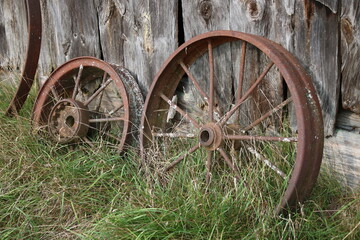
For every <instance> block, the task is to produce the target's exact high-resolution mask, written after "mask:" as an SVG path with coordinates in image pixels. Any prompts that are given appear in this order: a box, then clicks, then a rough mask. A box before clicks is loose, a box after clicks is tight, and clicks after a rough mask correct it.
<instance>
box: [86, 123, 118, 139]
mask: <svg viewBox="0 0 360 240" xmlns="http://www.w3.org/2000/svg"><path fill="white" fill-rule="evenodd" d="M89 129H93V130H96V131H97V132H99V135H105V136H107V137H110V138H112V139H114V140H115V141H118V142H121V139H120V138H118V137H116V136H114V135H112V134H110V133H107V132H105V131H102V130H99V129H98V128H96V127H92V126H89Z"/></svg>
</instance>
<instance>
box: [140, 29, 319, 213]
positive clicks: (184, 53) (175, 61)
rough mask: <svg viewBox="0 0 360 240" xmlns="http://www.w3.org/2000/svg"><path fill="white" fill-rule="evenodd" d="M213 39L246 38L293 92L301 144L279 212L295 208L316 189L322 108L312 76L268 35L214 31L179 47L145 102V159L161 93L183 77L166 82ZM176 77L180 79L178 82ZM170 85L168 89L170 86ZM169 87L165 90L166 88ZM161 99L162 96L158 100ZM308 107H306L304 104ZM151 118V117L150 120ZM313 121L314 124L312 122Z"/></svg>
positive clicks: (172, 89) (217, 42)
mask: <svg viewBox="0 0 360 240" xmlns="http://www.w3.org/2000/svg"><path fill="white" fill-rule="evenodd" d="M209 39H211V41H212V44H213V45H212V47H213V48H216V46H218V45H220V44H223V43H225V42H231V41H237V40H240V41H245V42H248V43H250V44H251V45H253V46H255V47H256V48H258V49H259V50H260V51H261V52H263V53H264V54H265V55H267V57H268V58H269V59H270V60H271V61H272V62H273V63H274V64H275V66H276V67H277V68H278V69H279V71H280V73H281V75H282V76H283V78H284V79H285V81H286V84H287V86H288V88H289V90H290V92H291V95H292V97H293V101H294V103H295V107H296V119H297V122H298V131H299V132H300V133H301V134H299V140H298V143H297V150H298V153H297V157H296V162H295V166H294V168H293V173H292V176H291V179H290V181H289V183H288V187H287V190H286V192H285V194H284V196H283V197H282V200H281V202H280V204H279V205H278V207H277V209H276V211H277V212H278V213H279V212H281V211H282V210H283V209H285V208H286V207H287V206H289V207H291V208H294V207H295V206H296V205H297V203H298V202H301V201H303V200H304V198H305V197H306V195H307V194H308V193H309V192H310V190H311V189H312V187H313V185H314V183H315V181H316V178H317V175H318V172H319V168H320V164H321V159H322V148H323V123H322V115H321V109H320V105H319V101H318V98H317V95H316V93H315V90H314V87H313V86H312V83H311V80H310V78H309V77H308V76H307V75H306V74H305V71H304V70H303V69H302V68H301V66H300V65H299V64H298V62H297V61H296V59H295V58H294V57H292V56H291V54H289V53H288V52H287V51H286V50H285V49H283V48H282V47H281V46H280V45H278V44H276V43H274V42H272V41H270V40H267V39H265V38H262V37H259V36H255V35H251V34H245V33H241V32H234V31H214V32H210V33H205V34H202V35H199V36H197V37H194V38H193V39H191V40H189V41H188V42H186V43H184V44H183V45H182V46H181V47H179V48H178V49H177V50H176V51H175V52H174V53H173V54H172V55H171V56H170V57H169V58H168V59H167V61H166V62H165V63H164V65H163V66H162V68H161V70H160V71H159V72H158V74H157V75H156V77H155V79H154V81H153V84H152V86H151V88H150V91H149V94H148V97H147V99H146V101H145V107H144V113H143V116H142V126H144V127H143V129H141V133H140V143H141V152H142V158H143V160H144V158H145V155H144V152H145V149H146V146H147V144H148V136H150V138H151V136H152V135H151V130H150V125H151V124H152V123H151V122H150V123H149V122H148V121H149V119H151V118H152V114H153V113H154V110H156V106H157V105H158V104H159V101H161V100H159V98H160V97H158V96H159V92H161V91H164V92H166V93H170V94H169V95H170V96H171V95H172V94H173V93H174V92H175V89H176V86H177V85H178V84H179V82H180V80H181V77H179V78H177V77H176V76H175V77H172V78H171V79H172V82H171V83H172V85H171V86H169V83H168V84H166V81H167V80H166V79H169V78H170V76H173V75H176V74H177V75H179V76H180V75H181V76H182V75H185V73H184V71H183V70H182V69H181V68H180V67H179V61H180V60H182V61H183V62H184V63H185V64H188V65H191V64H192V63H193V62H194V61H195V60H196V59H197V58H198V57H199V56H200V55H201V54H202V53H201V54H198V55H196V54H195V55H194V54H193V51H192V48H196V49H199V48H200V49H201V50H200V51H199V52H205V50H204V49H206V47H205V44H204V42H205V41H207V40H209ZM174 79H176V80H175V81H174ZM166 88H167V89H166ZM164 89H165V90H164ZM156 98H158V99H156ZM301 106H304V107H301ZM150 121H151V120H150ZM308 123H311V124H308ZM145 164H146V163H145Z"/></svg>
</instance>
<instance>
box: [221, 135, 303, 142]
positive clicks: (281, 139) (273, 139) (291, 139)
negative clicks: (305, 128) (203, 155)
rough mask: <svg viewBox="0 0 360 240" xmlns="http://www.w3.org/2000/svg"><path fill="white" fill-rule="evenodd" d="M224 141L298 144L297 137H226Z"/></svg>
mask: <svg viewBox="0 0 360 240" xmlns="http://www.w3.org/2000/svg"><path fill="white" fill-rule="evenodd" d="M224 139H229V140H251V141H269V142H297V141H298V138H297V137H270V136H249V135H225V136H224Z"/></svg>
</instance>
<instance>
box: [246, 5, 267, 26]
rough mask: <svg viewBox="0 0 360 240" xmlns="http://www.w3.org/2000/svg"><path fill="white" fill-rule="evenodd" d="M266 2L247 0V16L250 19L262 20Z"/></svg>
mask: <svg viewBox="0 0 360 240" xmlns="http://www.w3.org/2000/svg"><path fill="white" fill-rule="evenodd" d="M264 5H265V2H264V1H263V0H248V1H246V16H247V17H248V19H249V20H250V21H258V20H261V19H262V17H263V15H264V9H265V7H264Z"/></svg>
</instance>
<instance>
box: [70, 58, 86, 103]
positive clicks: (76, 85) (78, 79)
mask: <svg viewBox="0 0 360 240" xmlns="http://www.w3.org/2000/svg"><path fill="white" fill-rule="evenodd" d="M83 69H84V67H83V65H80V67H79V72H78V75H77V77H76V79H75V87H74V91H73V94H72V99H75V97H76V95H77V93H78V91H79V84H80V79H81V74H82V72H83Z"/></svg>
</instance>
